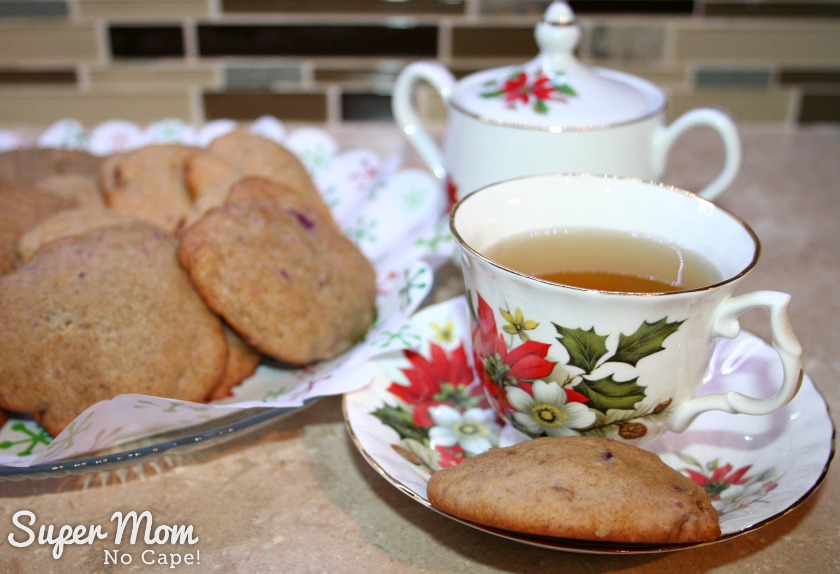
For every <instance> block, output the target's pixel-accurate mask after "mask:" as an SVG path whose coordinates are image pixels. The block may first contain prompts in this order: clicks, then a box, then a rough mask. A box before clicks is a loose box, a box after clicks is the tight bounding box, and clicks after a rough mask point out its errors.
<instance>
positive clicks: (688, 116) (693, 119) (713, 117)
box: [653, 108, 742, 201]
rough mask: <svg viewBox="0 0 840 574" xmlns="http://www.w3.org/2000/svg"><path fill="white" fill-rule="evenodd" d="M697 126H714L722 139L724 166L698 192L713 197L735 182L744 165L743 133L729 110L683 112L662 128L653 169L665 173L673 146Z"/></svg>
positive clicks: (658, 137)
mask: <svg viewBox="0 0 840 574" xmlns="http://www.w3.org/2000/svg"><path fill="white" fill-rule="evenodd" d="M698 127H707V128H711V129H713V130H714V131H716V132H717V134H718V136H720V139H721V142H722V143H723V151H724V162H723V169H722V170H721V172H720V173H719V174H718V176H717V177H716V178H715V179H713V180H712V181H711V182H710V183H709V184H708V185H707V186H706V187H704V188H703V189H702V190H700V191H699V192H697V193H698V195H699V196H700V197H702V198H704V199H708V200H710V201H711V200H713V199H715V198H716V197H717V196H718V195H720V194H721V193H722V192H723V190H725V189H726V188H727V187H728V186H729V184H731V183H732V181H733V180H734V179H735V176H736V175H738V170H739V169H740V167H741V156H742V150H741V147H742V144H741V134H740V132H739V131H738V126H737V124H736V123H735V120H733V119H732V117H731V116H730V115H729V114H727V113H726V112H724V111H722V110H719V109H716V108H697V109H694V110H691V111H688V112H686V113H684V114H683V115H681V116H680V117H679V118H677V119H676V120H674V121H673V122H672V123H671V125H669V126H667V127H663V128H661V129H660V131H659V133H658V134H657V136H656V139H655V141H654V153H653V164H654V165H653V171H654V173H660V174H661V173H664V171H665V162H666V160H667V159H668V153H669V152H670V150H671V146H673V145H674V143H675V142H676V141H677V140H678V139H679V138H680V136H682V135H683V134H684V133H685V132H687V131H689V130H691V129H694V128H698Z"/></svg>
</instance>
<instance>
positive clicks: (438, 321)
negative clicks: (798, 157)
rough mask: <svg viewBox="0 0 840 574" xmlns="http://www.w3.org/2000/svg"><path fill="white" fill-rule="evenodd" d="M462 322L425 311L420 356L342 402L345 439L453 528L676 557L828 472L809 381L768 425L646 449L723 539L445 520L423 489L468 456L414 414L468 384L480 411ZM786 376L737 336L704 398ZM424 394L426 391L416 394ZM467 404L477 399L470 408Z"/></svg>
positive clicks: (699, 433) (819, 401)
mask: <svg viewBox="0 0 840 574" xmlns="http://www.w3.org/2000/svg"><path fill="white" fill-rule="evenodd" d="M466 317H467V310H466V302H465V300H464V298H463V297H459V298H456V299H452V300H450V301H446V302H444V303H440V304H438V305H435V306H432V307H428V308H426V309H424V310H422V311H420V312H418V313H417V314H416V315H415V316H414V319H413V321H412V323H411V330H410V333H411V334H412V335H413V336H415V337H417V339H418V340H419V341H421V342H420V343H419V344H418V345H417V346H416V347H415V352H416V353H417V354H411V353H409V352H404V351H399V352H395V353H390V354H388V355H387V356H384V355H383V356H380V357H378V358H375V359H374V367H375V370H376V373H375V377H374V380H373V382H372V383H371V384H370V385H368V386H366V387H364V388H362V389H359V390H356V391H353V392H351V393H348V394H346V395H345V397H344V403H343V409H344V418H345V423H346V426H347V429H348V431H349V433H350V436H351V438H352V440H353V443H354V444H355V446H356V447H357V448H358V450H359V452H360V453H361V454H362V455H363V456H364V458H365V459H366V460H367V462H368V463H369V464H371V466H373V468H374V469H376V471H377V472H379V474H381V475H382V476H383V477H384V478H385V479H386V480H387V481H388V482H389V483H391V484H392V485H393V486H394V487H396V488H397V489H399V490H400V491H402V492H403V493H405V494H406V495H408V496H409V497H411V498H412V499H414V500H415V501H417V502H419V503H420V504H422V505H424V506H426V507H428V508H430V509H432V510H435V511H436V512H440V513H441V514H444V515H445V516H448V517H449V518H451V519H453V520H455V521H457V522H461V523H463V524H466V525H468V526H470V527H472V528H476V529H478V530H482V531H484V532H487V533H489V534H493V535H495V536H500V537H503V538H507V539H509V540H513V541H516V542H521V543H523V544H528V545H532V546H538V547H542V548H547V549H553V550H562V551H567V552H579V553H589V554H631V553H661V552H673V551H677V550H682V549H685V548H696V547H698V546H704V545H708V544H714V543H716V542H721V541H724V540H728V539H731V538H734V537H736V536H740V535H743V534H747V533H749V532H753V531H755V530H757V529H758V528H760V527H762V526H764V525H766V524H768V523H769V522H771V521H772V520H774V519H776V518H778V517H780V516H782V515H784V514H786V513H787V512H789V511H791V510H792V509H794V508H796V507H797V506H798V505H799V504H801V503H802V502H803V501H804V500H805V499H806V498H807V497H808V496H809V495H810V494H811V493H812V492H814V490H815V489H816V488H817V487H818V486H819V484H820V483H821V482H822V480H823V478H824V477H825V475H826V473H827V472H828V468H829V464H830V462H831V459H832V458H833V456H834V434H835V431H834V425H833V422H832V421H831V418H830V417H829V413H828V407H827V405H826V403H825V400H824V399H823V397H822V395H820V393H819V391H818V390H817V389H816V387H815V386H814V384H813V382H812V381H811V379H810V378H809V377H808V376H806V377H805V379H804V382H803V384H802V388H801V390H800V391H799V393H798V394H797V395H796V397H795V398H794V400H793V401H792V402H790V403H789V404H788V405H787V406H785V407H784V408H782V409H781V410H779V411H777V412H775V413H773V414H771V415H767V416H762V417H753V416H746V415H740V416H737V415H730V414H728V413H724V412H709V413H705V414H703V415H701V416H700V417H698V418H697V419H696V420H695V421H694V423H693V424H692V425H691V426H690V427H689V428H688V429H687V430H686V431H684V432H683V433H680V434H675V433H666V434H665V435H663V436H661V437H659V438H658V439H656V440H655V441H654V442H652V443H650V444H649V445H647V447H646V448H648V449H649V450H652V451H653V452H656V453H657V454H658V455H659V456H660V457H661V458H662V459H663V460H664V461H665V462H666V463H667V464H668V465H669V466H671V467H673V468H675V469H677V470H679V471H681V472H683V473H685V474H687V475H688V476H690V477H691V478H692V479H693V480H695V481H696V482H698V483H700V484H702V485H703V486H704V487H705V488H706V490H707V492H709V493H710V495H711V496H712V500H713V504H714V505H715V507H716V508H717V509H718V512H719V514H720V525H721V531H722V535H721V537H720V538H719V539H718V540H716V541H713V542H707V543H703V544H685V545H667V544H666V545H626V544H610V543H596V542H587V541H580V540H569V539H557V538H541V537H537V536H531V535H526V534H520V533H516V532H509V531H504V530H500V529H497V528H492V527H487V526H483V525H480V524H475V523H472V522H467V521H464V520H461V519H459V518H457V517H454V516H451V515H449V514H446V513H444V512H441V511H440V510H437V509H436V508H434V507H433V506H432V505H431V503H430V502H429V500H428V498H427V495H426V483H427V481H428V479H429V476H430V475H431V472H432V471H433V469H435V468H440V467H442V466H447V465H451V464H457V462H458V458H459V457H463V456H466V453H464V452H463V451H462V450H460V449H458V448H449V449H437V450H433V449H432V448H431V447H430V446H429V441H428V438H425V439H424V437H423V427H422V425H418V424H412V423H416V421H417V420H418V418H416V417H414V414H415V409H419V408H423V409H425V408H428V407H429V405H430V403H431V404H434V401H435V397H439V396H440V395H439V393H447V392H449V393H452V392H453V391H452V387H450V388H449V389H446V388H444V387H442V386H441V383H442V382H445V383H455V382H461V383H463V384H464V387H463V388H462V390H461V391H460V392H458V393H457V394H458V397H459V400H460V401H461V404H470V405H472V406H474V405H476V404H477V402H476V401H479V400H480V397H481V390H480V385H479V384H478V382H477V381H475V380H473V379H472V375H471V372H470V375H469V376H465V373H466V372H468V370H469V369H467V367H468V361H469V356H470V353H469V352H468V351H467V350H468V349H469V345H468V341H467V339H468V326H467V324H466ZM409 359H411V360H409ZM780 378H781V365H780V364H779V361H778V357H777V355H776V354H775V352H774V351H773V350H772V347H770V345H768V344H767V343H766V342H765V341H763V340H762V339H760V338H758V337H756V336H755V335H752V334H750V333H742V334H741V335H739V336H738V337H737V338H735V339H731V340H729V339H724V340H722V341H721V342H720V343H719V344H718V346H717V348H716V350H715V353H714V356H713V361H712V364H711V367H710V370H709V373H708V376H707V378H706V381H705V382H704V385H703V392H721V390H722V389H727V388H731V387H732V386H733V385H735V384H737V387H738V388H739V390H742V391H744V392H747V393H752V394H760V393H761V390H760V389H761V388H763V387H766V385H764V384H763V383H764V382H765V381H766V380H767V379H770V380H780ZM435 380H436V382H435ZM394 385H399V386H394ZM420 387H424V392H418V390H419V389H420ZM406 389H411V391H407V390H406ZM393 391H396V392H397V394H395V393H394V392H393ZM765 392H766V391H765ZM398 395H399V396H398ZM469 397H472V398H473V399H475V400H474V401H472V402H470V401H469ZM421 419H422V417H421ZM431 424H434V423H431ZM418 429H419V431H420V432H418ZM425 430H426V432H428V428H426V429H425ZM514 433H515V431H514V432H511V431H510V429H507V428H502V429H501V431H500V437H501V438H500V440H499V443H500V444H509V443H511V442H516V441H517V440H521V437H517V436H516V435H515V434H514Z"/></svg>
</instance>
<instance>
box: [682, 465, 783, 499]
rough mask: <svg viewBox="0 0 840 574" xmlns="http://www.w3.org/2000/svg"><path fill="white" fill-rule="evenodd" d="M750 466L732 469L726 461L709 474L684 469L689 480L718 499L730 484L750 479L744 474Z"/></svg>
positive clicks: (745, 481)
mask: <svg viewBox="0 0 840 574" xmlns="http://www.w3.org/2000/svg"><path fill="white" fill-rule="evenodd" d="M750 468H752V465H751V464H748V465H747V466H742V467H741V468H739V469H737V470H734V471H733V470H732V465H731V464H729V463H727V464H724V465H723V466H719V467H717V468H716V469H715V470H713V471H712V474H711V475H709V476H706V475H705V474H702V473H700V472H697V471H695V470H691V469H686V473H687V474H688V476H689V478H691V480H693V481H694V482H696V483H697V484H699V485H700V486H702V487H703V488H704V489H705V490H706V492H707V493H708V494H709V496H711V497H712V499H713V500H719V499H720V493H721V492H723V491H724V490H726V489H727V488H729V487H730V486H732V485H735V484H746V483H748V482H749V481H750V478H749V477H747V476H744V475H746V474H747V471H749V470H750ZM771 490H772V489H771Z"/></svg>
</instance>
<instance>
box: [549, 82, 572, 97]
mask: <svg viewBox="0 0 840 574" xmlns="http://www.w3.org/2000/svg"><path fill="white" fill-rule="evenodd" d="M554 89H555V90H556V91H558V92H560V93H561V94H566V95H567V96H577V92H576V91H575V89H574V88H573V87H572V86H570V85H569V84H554Z"/></svg>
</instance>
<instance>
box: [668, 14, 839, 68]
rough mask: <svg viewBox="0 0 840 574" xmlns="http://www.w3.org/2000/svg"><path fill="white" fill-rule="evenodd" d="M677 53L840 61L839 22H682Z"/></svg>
mask: <svg viewBox="0 0 840 574" xmlns="http://www.w3.org/2000/svg"><path fill="white" fill-rule="evenodd" d="M674 53H675V57H676V58H677V59H679V60H681V61H692V60H699V61H707V62H708V61H715V62H720V61H726V62H775V63H777V64H790V63H795V64H807V65H812V66H813V65H818V64H840V22H838V23H837V24H830V23H829V24H825V23H796V24H766V25H762V26H760V27H759V26H754V25H748V24H744V25H733V24H732V23H731V21H730V22H727V23H724V24H707V25H696V24H695V25H685V24H682V25H679V26H677V29H676V35H675V50H674Z"/></svg>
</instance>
